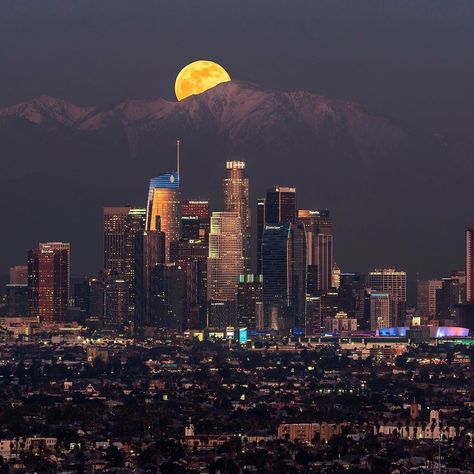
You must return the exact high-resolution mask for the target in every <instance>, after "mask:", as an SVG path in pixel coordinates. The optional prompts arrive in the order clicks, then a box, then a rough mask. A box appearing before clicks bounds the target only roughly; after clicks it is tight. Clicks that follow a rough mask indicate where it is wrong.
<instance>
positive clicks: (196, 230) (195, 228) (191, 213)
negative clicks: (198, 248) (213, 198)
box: [181, 199, 211, 240]
mask: <svg viewBox="0 0 474 474" xmlns="http://www.w3.org/2000/svg"><path fill="white" fill-rule="evenodd" d="M196 221H197V222H196ZM210 225H211V224H210V211H209V201H207V200H202V199H185V200H184V201H183V202H182V203H181V232H182V234H181V237H182V238H183V239H203V238H204V239H206V240H207V238H208V235H209V229H210ZM191 234H192V235H191Z"/></svg>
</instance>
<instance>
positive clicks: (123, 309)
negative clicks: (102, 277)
mask: <svg viewBox="0 0 474 474" xmlns="http://www.w3.org/2000/svg"><path fill="white" fill-rule="evenodd" d="M128 295H129V291H128V283H127V281H126V280H124V279H123V278H114V277H111V278H109V279H108V280H107V282H106V284H105V288H104V310H103V320H102V324H103V326H104V327H109V328H118V327H120V326H123V325H125V324H127V323H128V322H129V311H128V309H129V304H128Z"/></svg>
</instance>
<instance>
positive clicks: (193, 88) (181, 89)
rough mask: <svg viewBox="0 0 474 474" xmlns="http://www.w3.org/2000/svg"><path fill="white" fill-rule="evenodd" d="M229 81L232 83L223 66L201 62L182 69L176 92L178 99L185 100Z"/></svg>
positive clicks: (195, 62) (210, 62)
mask: <svg viewBox="0 0 474 474" xmlns="http://www.w3.org/2000/svg"><path fill="white" fill-rule="evenodd" d="M227 81H230V76H229V74H228V73H227V71H226V70H225V69H224V68H223V67H222V66H220V65H219V64H217V63H214V62H212V61H205V60H199V61H194V62H193V63H191V64H188V65H187V66H185V67H184V68H183V69H181V71H180V73H179V74H178V77H177V78H176V82H175V85H174V91H175V93H176V97H177V99H178V100H183V99H186V97H189V96H191V95H194V94H200V93H201V92H204V91H207V90H208V89H211V88H212V87H215V86H217V84H221V83H222V82H227Z"/></svg>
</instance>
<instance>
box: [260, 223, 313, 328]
mask: <svg viewBox="0 0 474 474" xmlns="http://www.w3.org/2000/svg"><path fill="white" fill-rule="evenodd" d="M306 258H307V255H306V232H305V228H304V225H303V224H301V223H291V222H285V223H280V224H268V225H266V226H265V231H264V233H263V239H262V272H263V319H264V326H265V328H267V329H273V330H277V331H279V332H282V333H289V332H290V331H292V330H293V329H294V328H295V327H304V325H305V317H306Z"/></svg>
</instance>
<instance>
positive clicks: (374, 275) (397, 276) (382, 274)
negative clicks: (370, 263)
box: [368, 268, 407, 302]
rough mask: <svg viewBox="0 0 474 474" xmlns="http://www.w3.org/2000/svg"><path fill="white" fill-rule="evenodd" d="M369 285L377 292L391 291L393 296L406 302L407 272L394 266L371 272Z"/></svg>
mask: <svg viewBox="0 0 474 474" xmlns="http://www.w3.org/2000/svg"><path fill="white" fill-rule="evenodd" d="M368 286H369V288H371V289H372V290H373V291H375V292H382V293H389V294H390V295H391V296H392V297H393V298H395V299H397V300H399V301H403V302H406V300H407V274H406V272H403V271H398V270H395V269H394V268H384V269H376V270H374V271H372V272H369V276H368Z"/></svg>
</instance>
